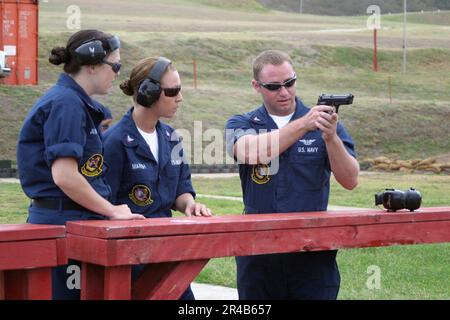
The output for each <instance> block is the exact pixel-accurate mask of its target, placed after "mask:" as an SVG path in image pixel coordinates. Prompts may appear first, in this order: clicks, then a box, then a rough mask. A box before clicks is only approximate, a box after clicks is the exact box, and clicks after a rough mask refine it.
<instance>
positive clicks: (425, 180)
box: [0, 173, 450, 299]
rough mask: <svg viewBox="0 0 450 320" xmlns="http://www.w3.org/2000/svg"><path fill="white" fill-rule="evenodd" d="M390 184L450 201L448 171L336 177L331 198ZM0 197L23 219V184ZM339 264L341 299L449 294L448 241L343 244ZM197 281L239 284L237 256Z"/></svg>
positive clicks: (238, 206)
mask: <svg viewBox="0 0 450 320" xmlns="http://www.w3.org/2000/svg"><path fill="white" fill-rule="evenodd" d="M193 183H194V186H195V188H196V191H197V193H199V194H209V195H226V196H235V197H240V196H241V191H240V185H239V179H238V178H237V177H233V178H220V179H219V178H215V179H211V178H197V177H195V178H194V179H193ZM386 187H396V188H399V189H406V188H409V187H415V188H416V189H417V190H419V191H420V192H421V193H422V196H423V205H422V206H424V207H431V206H450V176H444V175H417V174H415V175H406V174H386V173H363V174H362V175H361V176H360V185H359V186H358V187H357V188H356V189H355V190H354V191H351V192H350V191H346V190H344V189H342V188H341V187H339V186H337V184H336V183H335V182H334V181H332V191H331V196H330V204H332V205H345V206H356V207H374V205H373V202H374V200H373V194H374V193H376V192H380V191H381V190H383V189H384V188H386ZM0 201H1V203H2V206H1V207H0V223H22V222H25V220H26V208H27V206H28V204H29V200H28V199H27V198H26V197H25V195H24V194H23V193H22V190H21V188H20V185H19V184H14V183H0ZM199 201H200V202H203V203H205V204H207V205H208V206H209V207H210V208H211V209H212V210H213V212H214V213H215V214H216V215H222V214H240V213H241V212H242V210H243V204H242V202H241V201H230V200H223V199H214V198H208V197H201V198H199ZM338 264H339V267H340V272H341V278H342V282H341V290H340V293H339V299H450V281H449V279H450V267H449V266H450V244H448V243H447V244H429V245H412V246H395V247H386V248H364V249H346V250H340V251H339V254H338ZM374 266H375V268H377V269H378V270H380V276H381V277H380V283H379V284H380V286H379V288H373V289H369V288H368V286H367V282H368V281H369V280H370V279H371V278H370V277H371V276H372V275H373V271H372V269H371V268H374ZM195 281H197V282H202V283H210V284H217V285H224V286H229V287H235V286H236V268H235V263H234V258H232V257H228V258H219V259H212V260H210V262H209V263H208V265H207V266H206V267H205V269H204V270H203V271H202V272H201V273H200V274H199V276H198V277H197V279H196V280H195ZM369 282H370V281H369Z"/></svg>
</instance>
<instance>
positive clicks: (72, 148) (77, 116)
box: [43, 97, 86, 166]
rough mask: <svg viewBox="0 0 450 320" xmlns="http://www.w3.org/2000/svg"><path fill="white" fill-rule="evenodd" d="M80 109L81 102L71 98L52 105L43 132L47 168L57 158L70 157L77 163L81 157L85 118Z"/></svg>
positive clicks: (84, 135) (84, 134)
mask: <svg viewBox="0 0 450 320" xmlns="http://www.w3.org/2000/svg"><path fill="white" fill-rule="evenodd" d="M75 99H77V98H75ZM82 108H83V105H82V102H81V101H80V103H77V101H73V97H72V99H71V98H70V97H68V98H66V99H61V100H57V101H55V102H54V103H53V104H52V107H51V110H50V113H49V116H48V119H47V121H46V123H45V125H44V130H43V133H44V142H45V159H46V162H47V164H48V166H51V165H52V163H53V161H55V160H56V159H57V158H62V157H71V158H76V159H77V160H78V161H79V160H80V159H81V158H82V157H83V150H84V145H85V143H86V132H85V127H86V116H85V114H84V112H83V109H82Z"/></svg>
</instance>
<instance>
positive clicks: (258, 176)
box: [252, 164, 270, 184]
mask: <svg viewBox="0 0 450 320" xmlns="http://www.w3.org/2000/svg"><path fill="white" fill-rule="evenodd" d="M269 172H270V168H269V166H268V165H267V164H258V165H256V166H253V171H252V180H253V182H255V183H257V184H265V183H267V182H269V180H270V176H269Z"/></svg>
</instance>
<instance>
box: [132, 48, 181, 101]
mask: <svg viewBox="0 0 450 320" xmlns="http://www.w3.org/2000/svg"><path fill="white" fill-rule="evenodd" d="M171 63H172V61H170V60H169V59H167V58H164V57H159V58H158V60H157V61H156V63H155V65H154V66H153V68H151V69H150V72H149V73H148V76H147V77H146V78H145V79H144V80H143V81H142V82H141V83H140V84H139V89H138V93H137V97H136V102H137V103H138V104H140V105H141V106H143V107H146V108H150V106H151V105H152V104H153V103H155V102H156V101H158V99H159V96H160V95H161V77H162V75H163V74H164V72H165V71H166V69H167V67H168V66H169V65H170V64H171Z"/></svg>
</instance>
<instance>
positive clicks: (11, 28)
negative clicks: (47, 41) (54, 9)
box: [0, 0, 39, 85]
mask: <svg viewBox="0 0 450 320" xmlns="http://www.w3.org/2000/svg"><path fill="white" fill-rule="evenodd" d="M38 18H39V6H38V1H37V0H28V1H26V0H16V1H13V0H0V22H1V24H0V26H1V27H0V50H1V51H4V52H5V53H6V67H8V68H10V69H11V71H10V73H9V75H7V76H6V77H4V78H2V79H1V82H2V83H4V84H10V85H27V84H29V85H34V84H37V83H38Z"/></svg>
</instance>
